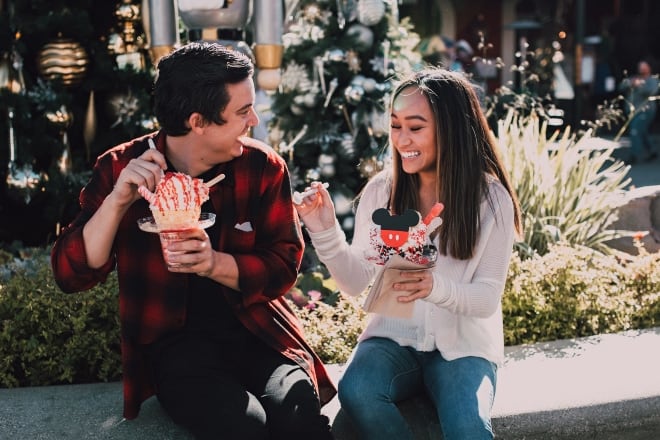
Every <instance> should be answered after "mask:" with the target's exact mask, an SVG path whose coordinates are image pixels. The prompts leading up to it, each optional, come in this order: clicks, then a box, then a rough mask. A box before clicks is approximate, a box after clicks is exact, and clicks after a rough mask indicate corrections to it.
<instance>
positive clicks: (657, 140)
mask: <svg viewBox="0 0 660 440" xmlns="http://www.w3.org/2000/svg"><path fill="white" fill-rule="evenodd" d="M652 138H653V141H654V145H655V151H656V152H658V157H656V158H655V159H654V160H652V161H650V162H639V163H636V164H634V165H632V166H631V167H630V171H629V172H628V176H629V177H630V178H631V179H632V181H631V183H630V186H631V187H633V186H634V187H636V188H639V187H642V186H654V185H660V134H657V135H654V136H653V137H652ZM624 145H627V140H625V139H624ZM613 155H614V157H616V158H620V159H624V158H625V157H626V155H627V147H624V148H621V149H619V150H617V151H615V152H614V153H613Z"/></svg>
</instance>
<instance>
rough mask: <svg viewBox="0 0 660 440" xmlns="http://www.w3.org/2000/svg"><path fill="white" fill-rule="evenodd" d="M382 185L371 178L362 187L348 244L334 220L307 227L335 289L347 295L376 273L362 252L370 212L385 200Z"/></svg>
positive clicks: (365, 284)
mask: <svg viewBox="0 0 660 440" xmlns="http://www.w3.org/2000/svg"><path fill="white" fill-rule="evenodd" d="M384 188H386V185H385V184H384V182H382V180H381V178H380V177H376V178H374V179H373V180H372V181H370V182H369V183H368V184H367V186H366V187H365V189H364V191H363V193H362V197H361V198H360V203H359V204H358V208H357V211H356V213H355V230H354V233H353V241H352V242H351V244H349V243H348V242H347V241H346V235H345V234H344V232H343V231H342V229H341V227H340V226H339V223H338V222H335V226H334V227H333V228H330V229H326V230H325V231H320V232H311V231H309V230H308V233H309V236H310V238H311V239H312V245H313V246H314V249H315V250H316V254H317V256H318V257H319V259H320V260H321V262H323V264H325V265H326V267H327V268H328V271H329V272H330V274H331V275H332V277H333V279H334V280H335V282H336V283H337V285H338V286H339V289H340V290H341V291H342V292H344V293H347V294H349V295H353V296H356V295H359V294H360V293H362V292H363V291H364V290H365V289H366V288H367V287H368V286H369V283H370V282H371V281H372V280H373V278H374V276H375V274H376V269H377V267H376V265H375V264H373V263H371V262H369V261H368V260H367V259H366V257H365V255H366V251H367V249H368V246H369V226H370V224H371V223H370V219H371V215H372V213H373V211H374V209H376V207H381V206H383V205H384V204H386V202H387V195H386V191H385V189H384Z"/></svg>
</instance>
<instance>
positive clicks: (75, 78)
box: [37, 38, 89, 87]
mask: <svg viewBox="0 0 660 440" xmlns="http://www.w3.org/2000/svg"><path fill="white" fill-rule="evenodd" d="M88 64H89V56H88V55H87V52H86V51H85V48H84V47H82V45H81V44H80V43H78V42H77V41H74V40H71V39H68V38H57V39H56V40H55V41H53V42H50V43H47V44H45V45H44V47H42V48H41V50H40V51H39V53H38V55H37V67H38V69H39V73H40V74H41V76H42V77H44V78H45V79H47V80H49V81H57V80H59V81H60V82H61V83H62V85H64V86H65V87H71V86H75V85H78V84H80V82H81V81H82V80H83V78H84V77H85V74H86V73H87V66H88Z"/></svg>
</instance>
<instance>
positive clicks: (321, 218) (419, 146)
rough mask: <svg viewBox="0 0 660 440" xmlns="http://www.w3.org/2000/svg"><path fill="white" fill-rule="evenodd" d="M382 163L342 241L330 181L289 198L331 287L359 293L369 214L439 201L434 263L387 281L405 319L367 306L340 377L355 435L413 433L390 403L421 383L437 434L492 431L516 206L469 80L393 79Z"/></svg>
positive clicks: (364, 277)
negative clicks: (407, 307)
mask: <svg viewBox="0 0 660 440" xmlns="http://www.w3.org/2000/svg"><path fill="white" fill-rule="evenodd" d="M390 141H391V145H392V147H393V151H392V154H393V160H392V165H393V166H392V169H391V170H384V171H382V172H381V173H379V174H378V175H376V176H374V177H373V178H372V179H371V180H370V182H368V184H367V185H366V186H365V188H364V191H363V192H362V195H361V197H360V201H359V205H358V207H357V212H356V223H355V231H354V239H353V242H352V244H350V245H349V244H348V243H347V242H346V239H345V235H344V234H343V232H342V230H341V228H340V227H339V224H338V222H337V220H336V218H335V212H334V207H333V204H332V201H331V198H330V195H329V193H328V191H327V190H326V189H325V188H323V187H322V186H321V184H320V183H318V182H314V183H313V184H312V185H311V186H312V188H315V189H316V190H317V193H316V194H312V195H309V196H307V197H305V198H304V199H303V202H302V204H300V205H297V210H298V213H299V215H300V217H301V219H302V221H303V223H304V225H305V227H306V228H307V230H308V231H309V235H310V237H311V239H312V244H313V245H314V247H315V249H316V251H317V254H318V256H319V258H320V259H321V261H322V262H323V263H324V264H325V265H326V266H327V267H328V269H329V270H330V272H331V274H332V276H333V278H334V279H335V280H336V281H337V283H338V285H339V287H340V288H341V290H342V291H343V292H345V293H347V294H351V295H358V294H360V293H362V292H363V291H364V289H365V288H366V287H367V286H368V285H369V283H370V282H371V280H372V279H373V278H374V275H375V274H376V272H377V271H378V269H379V266H377V265H375V264H373V263H371V262H370V261H369V260H367V259H366V258H365V254H366V253H367V251H369V246H370V244H369V240H370V239H369V231H370V227H371V218H372V213H373V212H374V211H375V210H376V209H379V208H383V207H385V208H388V209H389V211H390V213H391V214H393V215H394V214H401V213H403V212H404V211H405V210H406V209H408V208H412V209H415V210H417V211H419V213H420V214H421V215H422V217H426V215H427V214H428V213H429V212H430V211H431V209H432V208H433V206H434V205H435V204H436V203H437V202H440V203H442V204H443V205H444V211H443V213H442V218H443V224H442V226H441V227H440V228H439V230H438V231H439V233H438V234H437V237H435V238H434V244H435V245H436V247H437V248H438V258H437V261H436V262H435V265H434V266H433V267H431V268H427V269H425V270H422V271H405V270H402V271H401V273H400V277H401V278H400V279H398V280H396V281H395V282H393V283H392V284H391V285H389V286H384V288H389V289H391V290H392V291H393V292H394V293H395V294H396V295H398V301H400V302H402V303H410V302H413V303H414V312H413V316H412V318H410V319H403V318H392V317H388V316H384V315H377V314H376V315H373V316H372V319H371V320H370V322H369V324H368V326H367V328H366V329H365V331H364V332H363V334H362V335H361V337H360V341H359V343H358V345H357V347H356V350H355V352H354V353H353V357H352V359H351V361H350V362H349V365H348V367H347V369H346V372H345V373H344V376H343V378H342V380H341V381H340V383H339V399H340V402H341V405H342V407H343V408H344V410H345V411H346V412H347V414H348V415H349V416H350V418H351V419H352V420H353V422H354V424H355V426H356V428H357V429H358V430H359V432H360V438H361V439H367V440H368V439H378V440H383V439H412V438H413V436H412V432H411V430H410V428H409V427H408V426H407V424H406V421H405V419H404V418H403V417H402V415H401V414H400V412H399V410H398V409H397V406H396V402H399V401H401V400H404V399H407V398H409V397H411V396H413V395H415V394H418V393H422V392H426V393H427V394H428V395H429V397H430V398H431V400H432V401H433V403H434V405H435V407H436V410H437V413H438V417H439V419H440V423H441V426H442V431H443V435H444V438H445V440H453V439H470V440H477V439H491V438H493V432H492V427H491V420H490V414H491V408H492V405H493V400H494V396H495V385H496V373H497V366H498V365H499V364H500V363H501V362H502V360H503V356H504V342H503V341H504V338H503V330H502V308H501V296H502V292H503V290H504V284H505V281H506V275H507V271H508V265H509V259H510V256H511V252H512V248H513V241H514V236H515V235H516V233H521V230H522V226H521V219H520V208H519V206H518V201H517V197H516V195H515V193H514V190H513V188H512V187H511V184H510V182H509V178H508V176H507V172H506V170H505V169H504V166H503V165H502V162H501V161H500V158H499V157H498V155H497V151H496V143H495V140H494V138H493V137H492V135H491V133H490V131H489V128H488V124H487V122H486V119H485V117H484V115H483V113H482V111H481V108H480V106H479V101H478V99H477V96H476V94H475V92H474V90H473V88H472V85H471V84H470V83H469V82H468V81H467V80H466V79H465V77H464V76H463V75H462V74H460V73H456V72H449V71H445V70H440V69H427V70H423V71H420V72H416V73H414V74H413V75H411V76H410V77H409V78H408V79H406V80H404V81H403V82H402V83H401V84H400V85H398V87H397V88H396V90H395V92H394V94H393V97H392V104H391V129H390Z"/></svg>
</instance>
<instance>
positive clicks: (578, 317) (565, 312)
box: [0, 238, 660, 387]
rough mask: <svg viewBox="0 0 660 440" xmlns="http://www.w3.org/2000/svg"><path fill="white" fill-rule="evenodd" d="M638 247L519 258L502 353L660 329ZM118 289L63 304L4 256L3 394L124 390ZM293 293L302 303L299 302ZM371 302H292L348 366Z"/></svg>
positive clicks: (656, 289)
mask: <svg viewBox="0 0 660 440" xmlns="http://www.w3.org/2000/svg"><path fill="white" fill-rule="evenodd" d="M635 243H636V244H637V246H638V248H639V255H635V256H629V255H623V254H621V255H604V254H602V253H599V252H597V251H594V250H592V249H589V248H587V247H584V246H575V245H569V244H566V243H558V244H552V245H550V248H549V252H548V253H547V254H545V255H543V256H541V255H535V256H534V257H532V258H526V259H522V258H521V257H520V255H519V254H517V253H516V254H514V256H513V258H512V260H511V265H510V268H509V275H508V279H507V283H506V287H505V293H504V296H503V300H502V309H503V314H504V331H505V344H506V345H517V344H525V343H533V342H538V341H549V340H554V339H562V338H573V337H580V336H589V335H594V334H599V333H611V332H617V331H623V330H628V329H641V328H649V327H655V326H658V325H660V253H654V254H649V253H648V252H646V251H645V250H644V249H643V247H642V246H641V243H640V242H639V238H637V239H636V241H635ZM117 289H118V287H117V281H116V276H115V275H114V274H113V275H111V276H110V277H109V279H108V280H107V281H106V283H105V284H103V285H99V286H97V287H95V288H93V289H91V290H90V291H88V292H84V293H80V294H74V295H66V294H63V293H62V292H61V291H60V290H59V288H58V287H57V286H56V285H55V284H54V281H53V278H52V273H51V271H50V264H49V261H48V253H47V251H46V250H44V249H40V248H25V249H19V248H12V249H8V250H2V251H0V387H15V386H34V385H48V384H61V383H81V382H91V381H108V380H117V379H118V378H119V377H120V375H121V363H120V352H119V322H118V313H119V312H118V304H117ZM296 289H297V291H298V293H300V294H302V295H304V297H305V298H306V301H305V302H299V301H296V298H295V295H294V296H292V293H293V292H294V291H296ZM314 291H317V292H319V296H315V295H314V294H313V293H312V292H314ZM321 292H323V293H322V294H321ZM310 293H311V294H310ZM364 296H365V294H363V295H361V296H358V297H348V296H346V295H339V292H338V290H337V286H336V285H335V283H334V281H333V280H332V278H330V277H328V276H327V274H324V273H323V272H321V271H316V270H311V271H310V272H308V273H306V274H302V275H301V276H300V277H299V279H298V283H297V284H296V288H295V289H292V291H291V292H289V294H288V295H287V299H288V300H289V302H290V305H291V307H292V308H293V310H294V312H295V313H296V315H297V316H298V317H299V319H300V320H301V323H302V325H303V328H304V330H305V333H306V336H307V340H308V342H309V343H310V345H311V346H312V347H313V348H314V349H315V350H316V352H317V353H318V354H319V356H320V357H321V358H322V359H323V360H324V361H325V362H328V363H343V362H346V360H347V359H348V357H349V356H350V354H351V352H352V350H353V348H354V347H355V344H356V343H357V339H358V337H359V335H360V334H361V332H362V331H363V329H364V327H365V325H366V322H367V315H366V314H365V312H364V311H363V310H362V308H361V304H362V303H363V302H364ZM298 299H300V298H298Z"/></svg>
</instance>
